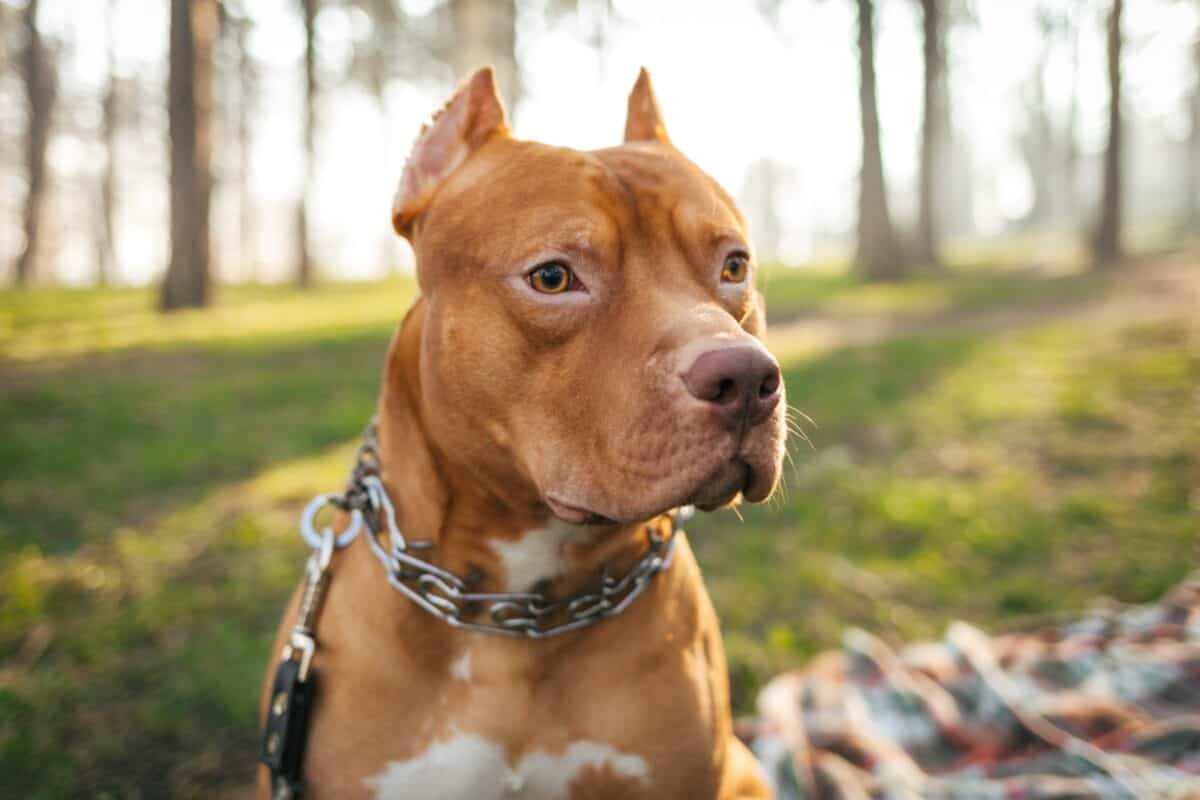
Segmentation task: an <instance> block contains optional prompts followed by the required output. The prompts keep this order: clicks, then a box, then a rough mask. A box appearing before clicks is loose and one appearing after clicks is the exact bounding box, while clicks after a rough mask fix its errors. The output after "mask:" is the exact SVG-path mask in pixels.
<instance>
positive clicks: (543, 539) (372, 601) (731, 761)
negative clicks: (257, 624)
mask: <svg viewBox="0 0 1200 800" xmlns="http://www.w3.org/2000/svg"><path fill="white" fill-rule="evenodd" d="M393 223H394V225H395V228H396V230H397V231H398V232H399V233H400V234H401V235H403V236H404V237H405V238H406V239H408V241H409V242H411V243H412V246H413V248H414V250H415V252H416V258H417V277H418V281H419V284H420V289H421V297H420V299H419V300H417V302H416V303H415V305H414V306H413V307H412V309H411V310H410V311H409V313H408V315H407V316H406V317H405V319H404V321H403V323H401V325H400V329H399V331H398V333H397V334H396V336H395V338H394V340H393V342H392V345H391V349H390V351H389V353H388V357H387V365H386V368H385V371H384V379H383V388H382V396H381V399H380V402H379V417H378V419H379V456H380V460H381V462H382V467H383V475H382V481H383V485H384V487H386V491H387V495H388V497H390V499H391V500H392V502H393V503H394V505H395V509H396V517H397V521H398V523H399V528H400V529H401V530H402V531H404V532H405V534H406V535H407V536H410V537H412V538H413V539H428V540H431V541H432V542H433V543H434V544H433V546H432V548H430V549H429V550H426V551H423V552H424V555H422V557H423V558H426V559H428V560H429V561H430V562H432V563H434V564H436V565H437V566H438V567H441V568H442V569H444V570H447V571H448V572H450V573H453V574H454V575H456V576H462V577H464V578H465V579H467V580H469V581H470V583H471V586H472V589H473V590H474V591H479V592H513V591H518V592H520V591H529V590H536V591H540V592H542V593H544V594H545V595H546V596H547V597H549V598H551V599H560V598H563V597H568V596H570V595H571V594H572V593H575V592H578V591H580V590H582V589H584V588H586V587H587V586H589V585H595V582H596V580H597V575H598V574H599V572H600V570H601V568H602V567H607V568H608V570H609V572H610V574H612V575H621V574H624V571H625V570H628V569H629V567H630V565H632V564H634V563H635V562H636V561H637V560H638V559H639V557H640V556H642V554H643V553H645V552H646V550H647V547H648V541H649V540H650V536H649V532H650V531H651V530H658V531H660V532H662V533H663V535H666V533H667V532H669V530H670V518H669V517H668V516H666V514H665V512H667V511H668V510H670V509H673V508H675V507H677V506H680V505H683V504H694V505H697V506H699V507H701V508H703V509H705V510H713V509H716V508H719V507H722V506H726V505H728V504H730V503H733V502H736V501H737V499H738V498H739V497H741V498H744V499H745V500H748V501H750V502H761V501H763V500H764V499H766V498H767V497H768V496H769V495H770V494H771V492H772V491H773V489H774V488H775V485H776V483H777V481H778V479H779V474H780V469H781V461H782V457H783V448H784V431H785V423H784V402H783V386H782V383H781V381H780V373H779V367H778V365H777V363H776V362H775V360H774V359H773V358H772V357H771V356H770V354H768V353H767V351H766V349H765V348H764V347H763V345H762V343H761V342H760V338H761V336H762V333H763V326H764V319H763V306H762V298H761V296H760V295H759V293H758V292H757V291H756V290H755V288H754V279H755V266H754V263H753V259H752V257H751V255H750V253H751V249H750V244H749V240H748V238H747V234H746V225H745V222H744V221H743V219H742V216H741V214H740V213H739V212H738V210H737V208H736V207H735V206H734V204H733V201H732V200H731V199H730V198H729V196H728V195H727V194H726V193H725V192H724V191H723V190H722V189H721V187H720V186H718V185H717V184H716V182H714V181H713V180H712V179H711V178H709V177H708V176H707V175H705V174H704V173H703V172H701V171H700V169H698V168H697V167H696V166H695V165H694V164H692V162H690V161H688V160H687V159H686V158H685V157H684V156H682V155H681V154H680V153H679V152H678V151H677V150H676V149H675V148H674V147H673V146H672V145H671V142H670V140H669V139H668V138H667V134H666V130H665V128H664V126H663V121H662V118H661V116H660V112H659V108H658V103H657V101H656V100H655V97H654V92H653V90H652V88H651V85H650V80H649V77H648V76H647V75H646V73H645V71H643V72H642V73H641V74H640V76H639V77H638V80H637V84H636V85H635V86H634V89H633V93H632V94H631V96H630V98H629V111H628V119H627V121H626V124H625V143H624V144H623V145H621V146H620V147H614V148H610V149H606V150H597V151H594V152H581V151H577V150H571V149H567V148H561V147H550V146H548V145H545V144H539V143H537V142H525V141H518V140H517V139H514V138H513V137H512V135H511V133H510V131H509V129H508V126H507V124H506V118H505V113H504V109H503V107H502V106H501V104H500V101H499V99H498V98H497V95H496V91H495V87H494V84H493V78H492V72H491V70H490V69H482V70H480V71H478V72H476V73H475V74H474V75H473V76H472V77H471V78H470V79H469V80H468V81H467V82H466V83H465V84H463V85H462V86H461V87H460V88H459V90H458V91H457V93H456V94H455V95H454V96H453V97H452V98H451V99H450V101H449V102H448V103H447V104H446V106H445V108H443V109H442V111H441V112H440V113H439V114H438V115H437V116H436V117H435V118H434V120H433V122H432V123H431V124H430V125H428V126H427V127H426V128H425V129H424V130H423V131H422V133H421V136H420V137H419V139H418V140H417V142H416V144H415V145H414V148H413V152H412V155H411V157H410V159H409V162H408V164H407V166H406V167H405V169H404V175H403V177H402V179H401V182H400V189H399V192H398V194H397V197H396V202H395V207H394V210H393ZM676 536H677V539H676V540H675V544H674V557H673V561H672V562H671V563H670V566H669V568H667V569H665V570H663V571H662V572H661V573H660V574H658V575H657V577H656V578H655V579H654V580H653V581H651V582H650V583H649V584H648V586H647V588H646V590H645V592H644V593H643V594H641V596H640V597H638V598H637V599H636V602H633V603H631V604H630V605H629V606H628V607H627V608H626V609H625V610H624V611H623V612H622V613H620V614H617V615H614V616H611V617H609V618H607V619H603V620H601V621H599V622H597V623H596V624H594V625H590V626H588V627H585V628H582V629H580V630H574V631H571V632H568V633H564V634H562V635H558V636H553V637H550V638H546V639H541V640H532V639H519V638H505V637H503V636H496V635H491V634H489V633H486V632H484V633H480V632H472V631H466V630H460V629H457V628H455V627H452V626H451V625H448V624H447V623H446V621H445V620H443V619H439V618H438V617H436V616H434V615H432V614H430V613H428V612H427V611H425V610H423V609H422V608H420V607H419V606H418V605H416V604H415V603H414V602H413V601H412V600H411V599H410V598H408V597H406V596H404V595H403V594H401V593H400V592H398V591H396V589H395V588H393V587H392V586H390V585H389V584H388V581H387V577H386V574H385V572H384V571H383V570H382V569H381V566H380V563H379V560H378V559H377V558H376V557H375V555H374V554H373V553H372V552H371V548H370V547H369V544H370V543H369V542H364V541H354V542H353V543H352V544H351V545H349V546H347V548H346V549H345V550H343V551H340V552H338V553H337V554H336V555H335V556H334V558H333V560H332V564H331V567H330V575H331V579H330V583H329V588H328V591H327V594H326V599H325V602H324V605H323V610H322V611H321V614H320V617H319V624H318V625H317V628H316V639H317V643H318V645H317V650H316V656H315V660H314V661H313V670H314V673H315V674H316V675H317V676H318V677H319V684H318V686H319V691H320V694H319V695H318V697H317V701H316V706H315V710H314V713H313V716H312V721H311V728H310V730H311V733H310V737H309V740H308V747H307V751H306V755H305V758H304V782H305V784H306V787H307V793H308V796H311V797H313V798H318V799H319V798H356V797H380V798H417V799H418V800H442V799H445V800H451V799H452V798H453V799H455V800H458V799H460V798H463V799H468V800H500V798H509V797H514V798H517V797H520V798H533V799H534V800H543V799H549V798H574V799H576V800H582V799H583V798H659V799H661V798H691V799H694V798H750V797H755V798H757V797H767V796H769V790H768V789H767V787H766V785H765V783H764V782H763V780H762V778H761V777H760V772H759V770H758V767H757V765H756V763H755V762H754V760H753V758H752V756H751V755H750V753H749V752H748V751H747V750H746V749H745V748H744V747H743V746H742V745H741V744H740V743H739V742H738V741H737V740H736V739H735V738H734V737H733V735H732V732H731V724H730V709H729V688H728V679H727V673H726V663H725V655H724V652H723V649H722V645H721V636H720V631H719V629H718V624H717V618H716V616H715V614H714V612H713V608H712V604H711V602H710V601H709V598H708V594H707V593H706V591H705V588H704V584H703V582H702V581H701V577H700V572H699V570H698V568H697V565H696V561H695V558H694V557H693V555H692V552H691V549H690V547H689V546H688V543H687V540H686V538H684V536H683V534H682V533H681V532H680V533H678V534H676ZM364 538H366V536H365V535H364V536H360V537H359V539H364ZM468 576H469V577H468ZM298 602H299V593H297V597H294V598H293V600H292V603H291V605H290V606H289V608H288V609H287V611H286V613H285V614H284V617H283V625H282V628H281V630H280V635H279V639H278V641H277V642H276V649H275V654H276V656H275V658H276V659H278V657H279V653H280V649H281V648H282V647H283V645H284V643H285V637H286V634H287V632H288V630H289V629H290V627H291V626H292V624H293V623H294V622H295V620H296V614H297V607H298ZM273 671H274V670H273V669H272V673H273ZM269 686H270V675H268V688H269ZM268 699H269V698H268V696H267V695H264V699H263V707H264V709H265V708H266V705H267V701H268ZM264 713H265V712H264ZM262 769H263V774H262V775H261V776H260V794H261V795H262V796H264V797H265V796H267V795H268V794H269V787H268V785H267V784H268V780H267V775H266V770H265V768H262Z"/></svg>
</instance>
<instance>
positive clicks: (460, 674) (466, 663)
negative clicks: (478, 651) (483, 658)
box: [450, 650, 471, 681]
mask: <svg viewBox="0 0 1200 800" xmlns="http://www.w3.org/2000/svg"><path fill="white" fill-rule="evenodd" d="M450 677H451V678H457V679H458V680H460V681H469V680H471V651H470V650H466V651H464V652H463V654H462V655H461V656H459V657H458V658H456V659H454V660H453V661H451V662H450Z"/></svg>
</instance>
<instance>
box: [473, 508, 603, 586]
mask: <svg viewBox="0 0 1200 800" xmlns="http://www.w3.org/2000/svg"><path fill="white" fill-rule="evenodd" d="M591 535H592V530H591V529H590V528H588V527H585V526H583V525H570V524H568V523H566V522H562V521H559V520H552V521H551V522H548V523H547V524H546V526H545V527H544V528H534V529H533V530H530V531H526V532H525V535H524V536H522V537H521V538H520V539H517V540H516V541H512V542H505V541H494V542H490V543H489V544H490V545H491V547H492V550H494V551H495V553H496V555H497V557H499V559H500V561H501V563H502V564H503V565H504V571H505V574H506V575H507V579H506V580H507V588H508V591H510V592H526V591H529V589H530V588H531V587H533V586H534V585H535V584H536V583H537V582H538V581H542V580H551V579H553V578H556V577H558V576H559V575H561V574H562V573H563V570H564V569H565V567H566V564H565V562H564V561H563V554H562V546H563V543H564V542H569V541H587V540H588V539H590V538H591Z"/></svg>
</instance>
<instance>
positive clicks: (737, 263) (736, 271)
mask: <svg viewBox="0 0 1200 800" xmlns="http://www.w3.org/2000/svg"><path fill="white" fill-rule="evenodd" d="M749 271H750V256H748V255H746V254H745V253H731V254H730V255H729V256H728V257H727V258H726V259H725V266H724V268H723V269H722V270H721V280H723V281H724V282H725V283H741V282H742V281H744V280H746V273H748V272H749Z"/></svg>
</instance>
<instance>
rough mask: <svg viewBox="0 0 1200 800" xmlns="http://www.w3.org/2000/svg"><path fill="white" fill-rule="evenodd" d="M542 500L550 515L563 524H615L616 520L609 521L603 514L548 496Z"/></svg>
mask: <svg viewBox="0 0 1200 800" xmlns="http://www.w3.org/2000/svg"><path fill="white" fill-rule="evenodd" d="M543 499H544V500H545V502H546V506H547V507H548V508H549V509H550V513H551V514H553V515H554V516H556V517H558V518H559V519H560V520H562V521H563V522H569V523H570V524H572V525H613V524H615V523H616V520H614V519H610V518H609V517H606V516H604V515H603V514H598V513H596V512H595V511H590V510H588V509H586V508H581V507H579V506H573V505H571V504H570V503H564V502H563V501H562V500H559V499H557V498H555V497H554V496H552V495H549V494H548V495H546V496H545V497H544V498H543Z"/></svg>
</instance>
